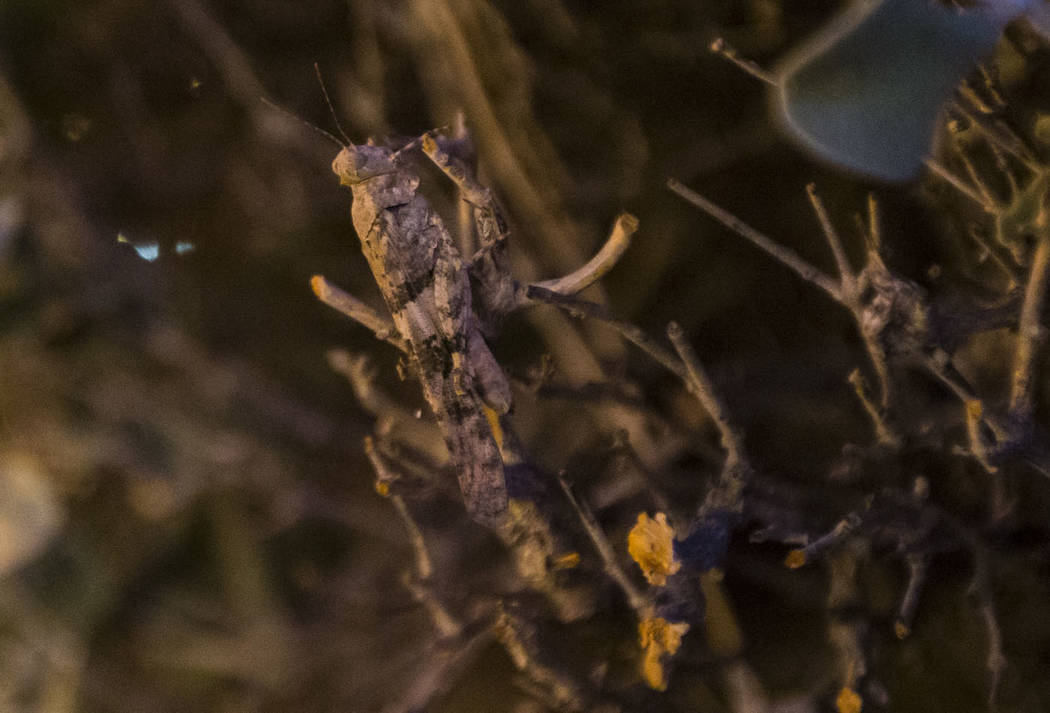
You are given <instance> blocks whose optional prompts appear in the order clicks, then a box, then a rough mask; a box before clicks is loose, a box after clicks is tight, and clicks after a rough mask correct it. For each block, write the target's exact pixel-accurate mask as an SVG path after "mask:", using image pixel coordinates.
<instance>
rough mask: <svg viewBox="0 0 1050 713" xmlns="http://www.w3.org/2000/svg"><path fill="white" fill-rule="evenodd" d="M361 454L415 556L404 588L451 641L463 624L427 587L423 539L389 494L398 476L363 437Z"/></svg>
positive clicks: (426, 553) (429, 568) (431, 569)
mask: <svg viewBox="0 0 1050 713" xmlns="http://www.w3.org/2000/svg"><path fill="white" fill-rule="evenodd" d="M365 455H367V456H368V460H369V462H370V463H371V464H372V468H373V469H374V470H375V472H376V491H377V492H378V493H379V494H380V495H383V496H385V497H387V498H388V499H389V500H390V502H391V504H393V506H394V509H395V510H397V514H398V516H400V518H401V522H402V524H403V525H404V526H405V531H406V532H407V533H408V541H409V542H410V543H411V545H412V550H413V552H414V553H415V572H414V573H406V574H407V577H406V578H405V579H404V582H403V583H404V585H405V587H406V588H407V589H408V590H409V592H411V593H412V596H413V598H414V599H415V600H416V601H417V602H419V603H420V604H421V605H422V606H423V608H424V609H426V610H427V613H429V614H430V620H431V622H432V623H433V625H434V628H435V629H437V631H438V633H439V634H440V635H441V637H442V638H444V639H449V640H451V639H455V638H458V637H459V635H460V634H461V633H462V631H463V625H462V624H461V623H460V622H459V621H458V620H457V619H456V617H454V616H453V615H452V614H451V613H450V612H449V611H448V609H447V608H446V607H445V605H444V604H443V603H442V602H441V601H440V600H439V599H438V597H437V596H436V595H435V594H434V591H433V588H432V587H430V586H428V584H427V583H428V582H429V581H430V577H431V575H432V574H433V573H434V567H433V564H432V562H431V559H430V551H429V550H428V549H427V543H426V539H425V538H424V537H423V531H422V530H421V529H420V527H419V525H418V524H417V523H416V520H415V518H414V517H413V516H412V512H411V511H410V510H409V509H408V505H407V503H405V500H404V498H402V497H401V496H400V495H399V494H398V493H396V492H391V489H390V484H391V483H393V482H394V481H396V480H399V479H400V475H399V474H397V473H395V472H393V469H392V468H391V467H390V465H389V464H388V463H387V462H386V460H385V459H384V458H383V456H382V455H380V453H379V452H378V450H376V447H375V442H374V441H373V440H372V438H371V437H370V436H369V437H366V438H365Z"/></svg>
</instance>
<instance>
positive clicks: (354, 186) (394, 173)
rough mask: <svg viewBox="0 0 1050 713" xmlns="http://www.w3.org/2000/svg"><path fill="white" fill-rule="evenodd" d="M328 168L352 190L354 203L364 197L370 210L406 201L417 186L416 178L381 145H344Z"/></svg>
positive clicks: (340, 181) (410, 197)
mask: <svg viewBox="0 0 1050 713" xmlns="http://www.w3.org/2000/svg"><path fill="white" fill-rule="evenodd" d="M332 171H333V172H334V173H335V175H337V176H339V183H340V184H342V185H344V186H348V187H349V188H350V190H351V191H353V193H354V200H355V203H356V202H357V200H358V199H359V198H362V199H365V201H366V202H367V203H368V204H369V205H370V207H371V208H372V209H373V210H381V209H383V208H390V207H393V206H396V205H402V204H404V203H407V202H408V201H410V200H411V199H412V197H413V196H414V195H415V192H416V188H417V187H418V186H419V178H418V177H417V176H415V175H414V174H413V173H411V172H409V171H407V170H406V169H405V167H404V166H403V165H399V164H398V163H397V159H396V158H395V155H394V152H393V151H391V150H390V149H388V148H386V147H385V146H367V145H360V146H355V145H353V144H351V145H349V146H346V147H345V148H343V150H342V151H340V152H339V154H338V155H337V156H336V157H335V159H334V160H333V161H332ZM366 185H367V190H362V189H363V188H364V186H366Z"/></svg>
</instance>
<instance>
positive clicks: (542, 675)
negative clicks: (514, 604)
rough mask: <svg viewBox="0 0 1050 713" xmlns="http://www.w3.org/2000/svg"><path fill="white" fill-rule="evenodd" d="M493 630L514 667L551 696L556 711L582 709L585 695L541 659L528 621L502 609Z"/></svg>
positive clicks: (573, 682) (546, 696)
mask: <svg viewBox="0 0 1050 713" xmlns="http://www.w3.org/2000/svg"><path fill="white" fill-rule="evenodd" d="M493 629H494V631H495V632H496V638H497V639H499V642H500V643H501V644H503V648H504V649H506V651H507V655H508V656H510V660H511V662H512V663H513V664H514V667H515V668H517V669H518V670H519V671H521V672H522V673H523V674H525V676H527V677H528V678H529V679H530V680H531V681H533V682H534V683H535V684H536V685H537V686H538V688H539V692H541V693H543V694H545V695H544V698H550V699H551V700H550V702H551V703H553V704H554V705H555V709H556V710H570V711H579V710H583V708H584V697H583V694H582V692H581V690H580V687H579V686H578V685H577V684H576V682H575V681H572V680H571V679H569V678H568V677H567V676H566V675H565V674H563V673H561V672H560V671H558V670H556V669H554V668H552V667H551V666H548V665H547V664H546V663H545V662H544V661H542V660H541V657H540V651H539V648H538V647H537V645H536V641H535V640H534V639H535V637H534V632H533V631H532V628H531V626H530V624H529V623H527V622H526V621H524V620H523V619H521V618H520V617H517V616H515V615H513V614H510V613H509V612H507V611H506V610H505V609H504V610H503V611H501V612H500V614H499V616H498V617H497V619H496V622H495V624H493Z"/></svg>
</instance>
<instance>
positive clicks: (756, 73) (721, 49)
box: [707, 37, 777, 86]
mask: <svg viewBox="0 0 1050 713" xmlns="http://www.w3.org/2000/svg"><path fill="white" fill-rule="evenodd" d="M707 48H708V49H709V50H711V51H712V52H714V53H715V54H717V55H718V56H719V57H722V58H723V59H726V60H728V61H729V62H732V63H733V64H734V65H736V67H737V68H738V69H740V70H741V71H743V72H745V73H747V74H749V75H751V76H752V77H754V78H755V79H757V80H759V81H760V82H764V83H765V84H768V85H770V86H776V83H777V80H776V77H774V76H773V74H772V73H770V72H767V71H766V70H764V69H762V68H761V67H760V66H758V64H757V63H755V62H752V61H751V60H749V59H744V58H742V57H741V56H740V54H739V53H738V52H737V51H736V49H735V48H734V47H733V46H731V45H730V44H729V43H728V42H726V41H725V39H724V38H722V37H716V38H715V39H714V40H713V41H712V42H711V44H710V45H708V46H707Z"/></svg>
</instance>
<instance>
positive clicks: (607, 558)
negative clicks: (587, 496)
mask: <svg viewBox="0 0 1050 713" xmlns="http://www.w3.org/2000/svg"><path fill="white" fill-rule="evenodd" d="M558 484H559V485H560V486H561V489H562V492H564V493H565V497H566V499H568V501H569V503H570V504H571V505H572V507H573V509H574V510H576V514H577V515H578V516H579V518H580V522H581V523H582V524H583V529H584V530H585V531H586V532H587V535H588V536H589V537H590V538H591V542H593V543H594V548H595V549H596V550H598V555H599V556H600V557H601V558H602V564H603V565H604V566H605V573H606V574H607V575H609V578H610V579H612V580H613V581H614V582H616V584H617V586H619V587H620V589H621V590H622V591H623V593H624V596H626V597H627V603H628V605H629V606H630V607H631V609H633V610H634V611H635V613H637V614H638V616H640V617H641V616H643V610H644V609H646V608H647V607H648V606H649V601H648V600H647V599H646V597H645V596H644V595H643V594H642V593H641V592H639V591H638V588H637V587H635V586H634V583H633V582H631V580H630V578H629V577H628V576H627V574H626V573H625V572H624V571H623V568H622V567H620V565H619V563H617V561H616V552H615V551H614V550H613V548H612V545H611V544H610V543H609V538H607V537H606V536H605V532H604V531H603V530H602V527H601V525H600V524H599V523H598V519H597V518H596V517H594V513H593V512H591V509H590V508H589V507H587V505H586V504H585V503H581V502H580V501H579V500H578V499H577V498H576V494H575V493H574V492H573V490H572V485H570V484H569V482H568V481H567V480H566V479H565V478H564V477H563V476H562V475H561V474H559V475H558Z"/></svg>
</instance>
